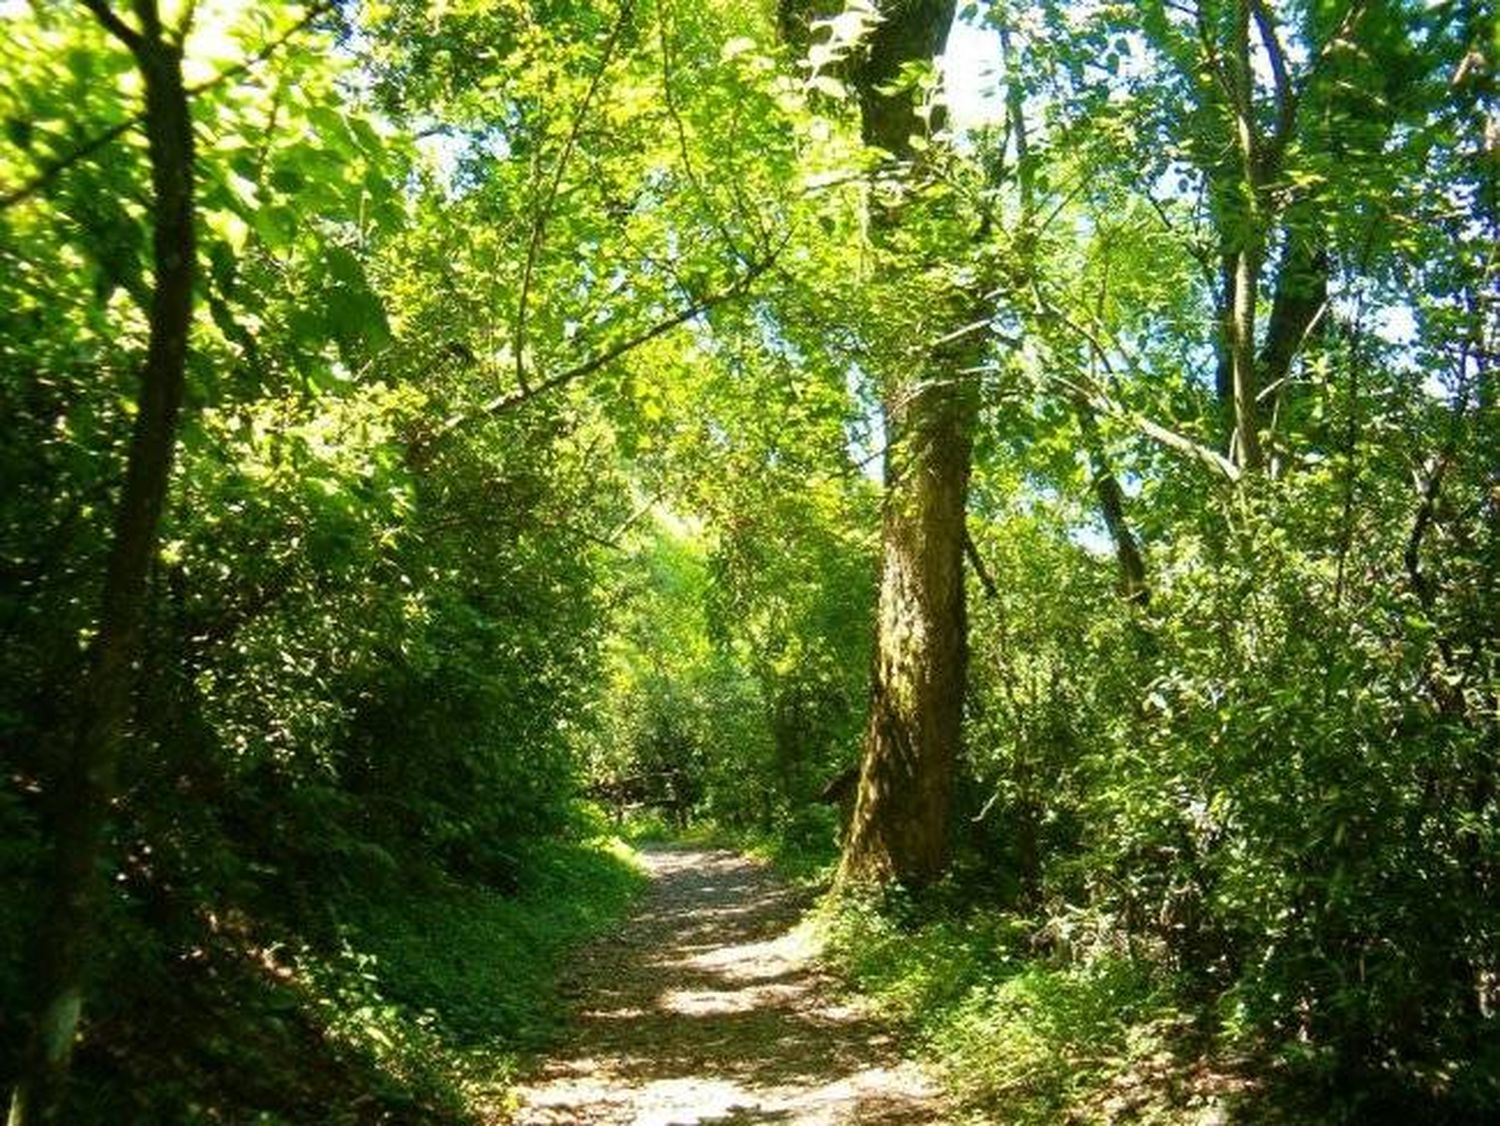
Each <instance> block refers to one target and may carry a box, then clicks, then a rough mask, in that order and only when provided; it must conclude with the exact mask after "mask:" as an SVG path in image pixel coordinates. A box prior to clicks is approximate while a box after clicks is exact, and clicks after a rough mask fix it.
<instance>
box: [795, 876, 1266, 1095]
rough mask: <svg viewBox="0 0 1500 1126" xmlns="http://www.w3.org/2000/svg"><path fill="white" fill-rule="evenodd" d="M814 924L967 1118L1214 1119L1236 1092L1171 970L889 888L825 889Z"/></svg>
mask: <svg viewBox="0 0 1500 1126" xmlns="http://www.w3.org/2000/svg"><path fill="white" fill-rule="evenodd" d="M820 926H821V929H822V931H823V934H824V937H825V952H826V954H827V955H828V957H829V958H830V959H831V960H832V961H833V962H834V963H835V964H836V965H837V966H838V967H840V968H841V970H842V971H843V973H844V974H845V975H846V976H847V978H848V979H849V981H850V982H851V984H852V985H853V986H854V987H855V988H856V989H857V990H858V991H859V992H860V993H862V994H864V995H866V996H867V997H869V998H870V999H872V1001H873V1002H874V1003H875V1005H876V1006H877V1008H879V1009H880V1010H881V1011H882V1012H883V1013H884V1014H885V1015H886V1016H888V1017H889V1018H891V1019H893V1020H896V1021H898V1022H900V1023H901V1024H902V1025H904V1026H905V1027H906V1028H908V1029H909V1030H910V1031H911V1033H912V1034H913V1035H914V1037H915V1038H916V1040H917V1041H918V1043H919V1044H920V1046H921V1049H922V1052H923V1054H924V1055H925V1056H927V1057H928V1058H929V1059H930V1060H931V1061H933V1062H934V1064H935V1065H936V1066H937V1068H938V1070H939V1072H940V1074H941V1075H942V1077H943V1079H944V1081H945V1085H946V1086H947V1087H948V1088H949V1090H950V1091H951V1092H952V1094H953V1095H954V1098H955V1101H956V1102H957V1104H958V1106H959V1107H960V1110H961V1113H964V1114H966V1115H968V1116H970V1120H971V1121H973V1122H976V1123H979V1122H986V1123H988V1122H996V1121H1003V1122H1007V1123H1038V1124H1041V1123H1057V1122H1078V1123H1084V1122H1113V1121H1120V1120H1126V1119H1128V1120H1129V1121H1132V1122H1146V1123H1151V1122H1159V1123H1168V1122H1170V1123H1210V1122H1222V1121H1226V1120H1227V1119H1226V1118H1225V1117H1224V1115H1225V1113H1226V1110H1225V1108H1226V1106H1227V1105H1228V1104H1231V1103H1233V1102H1234V1101H1235V1100H1236V1099H1237V1098H1238V1097H1239V1096H1240V1095H1241V1093H1242V1090H1243V1087H1244V1084H1243V1083H1242V1081H1241V1080H1240V1079H1239V1078H1238V1077H1237V1076H1235V1075H1233V1074H1231V1073H1229V1072H1227V1071H1224V1070H1222V1069H1216V1068H1213V1067H1209V1066H1207V1065H1206V1063H1205V1060H1204V1058H1203V1057H1202V1039H1201V1037H1200V1036H1198V1035H1197V1034H1196V1033H1195V1031H1194V1022H1193V1021H1192V1020H1191V1019H1190V1018H1189V1016H1188V1015H1187V1014H1186V1013H1185V1012H1183V1011H1182V1010H1181V1009H1180V1008H1179V1007H1178V1005H1177V1004H1176V1002H1175V993H1174V990H1173V989H1172V987H1171V984H1172V983H1171V982H1170V981H1169V980H1167V979H1165V978H1164V977H1163V975H1162V974H1161V973H1160V972H1159V970H1157V968H1156V967H1154V966H1153V965H1152V964H1151V963H1149V962H1146V961H1143V960H1140V959H1136V958H1132V957H1131V956H1129V955H1128V954H1127V953H1124V952H1121V951H1118V950H1114V949H1110V948H1108V947H1107V946H1098V947H1092V948H1091V947H1089V946H1081V947H1080V946H1069V945H1067V944H1063V945H1062V946H1057V945H1054V948H1053V949H1052V950H1050V951H1049V950H1044V949H1040V948H1039V947H1038V944H1037V931H1036V927H1035V924H1034V923H1033V922H1031V921H1030V920H1027V919H1025V918H1023V917H1020V916H1017V915H1014V914H1009V913H1004V912H998V911H979V910H972V911H968V912H958V911H954V910H952V909H951V906H950V907H933V906H931V905H927V906H920V905H918V904H915V903H913V902H912V901H910V900H906V899H902V898H900V897H886V898H885V899H884V900H883V901H881V902H876V901H875V900H872V899H860V898H857V897H853V896H847V895H846V896H843V897H840V898H836V899H832V898H831V899H830V900H828V901H826V902H825V905H824V908H823V910H822V914H821V918H820Z"/></svg>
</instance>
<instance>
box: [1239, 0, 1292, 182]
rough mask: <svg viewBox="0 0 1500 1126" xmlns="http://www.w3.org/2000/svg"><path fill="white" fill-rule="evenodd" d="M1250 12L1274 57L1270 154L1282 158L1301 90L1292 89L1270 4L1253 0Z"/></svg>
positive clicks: (1262, 38)
mask: <svg viewBox="0 0 1500 1126" xmlns="http://www.w3.org/2000/svg"><path fill="white" fill-rule="evenodd" d="M1250 13H1251V15H1253V16H1254V17H1255V28H1256V30H1257V31H1259V32H1260V39H1261V42H1262V43H1263V44H1265V48H1266V54H1267V55H1268V56H1269V57H1270V60H1271V75H1272V78H1273V80H1274V81H1275V84H1276V130H1275V132H1274V133H1273V134H1272V136H1271V146H1270V153H1271V155H1272V156H1273V157H1274V158H1277V159H1279V158H1280V156H1281V154H1282V152H1284V151H1285V149H1286V143H1287V140H1288V139H1289V138H1290V137H1291V135H1292V124H1293V123H1294V122H1295V120H1296V117H1297V92H1296V91H1295V90H1293V89H1292V77H1291V74H1290V73H1289V72H1288V70H1287V65H1286V51H1285V50H1284V49H1283V48H1282V46H1281V40H1280V38H1278V37H1277V35H1276V19H1275V17H1274V16H1273V15H1272V14H1271V10H1270V8H1268V7H1267V6H1266V0H1251V3H1250Z"/></svg>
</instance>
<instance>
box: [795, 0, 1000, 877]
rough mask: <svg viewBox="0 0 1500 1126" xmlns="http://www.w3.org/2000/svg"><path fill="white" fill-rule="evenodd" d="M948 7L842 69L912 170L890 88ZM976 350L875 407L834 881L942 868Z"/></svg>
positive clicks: (896, 12) (913, 13) (927, 52)
mask: <svg viewBox="0 0 1500 1126" xmlns="http://www.w3.org/2000/svg"><path fill="white" fill-rule="evenodd" d="M809 7H810V5H809V4H807V3H805V2H799V0H782V4H781V17H782V19H781V22H782V27H783V33H784V34H786V33H787V29H791V30H792V34H793V35H794V36H795V33H796V30H797V28H796V25H797V24H798V23H800V22H801V18H802V17H804V16H805V15H806V14H807V12H808V10H809ZM954 7H955V4H954V0H885V2H883V3H881V4H880V5H879V8H880V15H881V20H880V22H879V23H878V24H877V25H876V26H875V28H874V30H873V31H872V33H871V34H870V36H869V39H868V41H867V43H866V44H865V47H866V51H865V53H864V54H863V56H862V57H861V58H860V59H859V60H858V61H857V62H855V63H853V64H852V66H851V68H850V69H851V73H850V75H849V78H850V82H851V85H852V86H853V88H854V90H855V91H856V93H857V95H858V97H859V105H860V124H861V132H862V134H863V137H864V140H865V143H866V144H868V145H872V146H875V147H878V148H880V149H882V150H884V151H885V152H887V153H890V154H891V156H892V157H894V158H895V159H896V160H899V161H913V159H914V157H915V156H916V153H915V150H914V148H913V146H912V143H911V137H912V135H913V134H919V133H922V132H924V131H925V129H926V126H925V124H924V123H923V122H922V120H921V118H920V117H919V116H918V114H917V112H916V109H917V107H916V106H915V105H914V103H913V100H912V91H911V90H910V89H909V88H908V87H907V86H906V85H905V84H901V83H898V82H897V81H896V80H897V79H898V77H899V75H900V71H901V67H902V65H903V64H905V63H911V62H922V61H928V60H931V59H932V58H933V57H934V56H935V55H936V54H937V53H938V52H940V51H941V50H942V47H943V43H944V42H945V41H946V39H947V36H948V29H949V28H950V27H951V26H952V24H953V14H954ZM794 41H795V39H794ZM902 222H903V215H902V213H901V209H900V207H896V208H893V209H888V210H884V211H881V212H879V213H877V214H875V215H872V216H871V229H872V237H873V238H874V239H875V240H876V242H877V245H880V244H885V245H887V246H889V245H890V236H891V234H892V233H893V232H894V231H896V230H897V229H898V228H899V227H900V225H901V224H902ZM892 268H895V269H900V268H901V266H900V265H899V263H898V264H897V265H896V266H894V267H892ZM972 304H973V303H972V302H970V301H965V300H963V299H962V297H961V296H960V299H959V300H957V301H955V302H954V310H955V312H959V313H960V315H962V314H963V313H967V312H972V309H971V308H969V306H971V305H972ZM923 319H924V320H925V319H927V318H923ZM969 319H972V317H970V318H969ZM953 323H954V325H958V324H962V323H965V321H964V320H960V319H958V318H957V317H955V319H954V322H953ZM975 351H976V346H975V344H974V342H973V340H972V338H970V339H968V340H966V341H964V342H962V343H960V344H958V345H957V346H951V345H950V346H949V347H946V348H938V349H936V350H934V351H933V352H932V353H931V354H929V355H927V356H923V357H921V362H919V363H918V364H916V365H914V367H915V369H916V370H913V371H910V372H908V373H906V374H905V375H904V377H903V378H900V379H894V378H888V379H887V381H886V386H885V391H884V393H883V395H882V401H883V408H884V414H885V427H886V435H887V449H886V482H885V489H886V492H885V501H884V515H883V529H882V536H883V544H882V564H881V581H880V594H879V610H878V617H877V622H876V642H875V659H874V669H873V677H872V687H871V703H870V719H869V725H868V727H867V729H866V735H865V748H864V757H863V762H862V764H861V768H860V780H859V788H858V791H857V793H856V796H855V802H854V814H853V818H852V821H851V824H850V827H849V832H848V834H847V836H846V838H845V842H844V854H843V860H842V862H841V864H840V867H839V880H840V882H841V883H850V882H853V883H884V882H891V881H897V882H901V883H906V884H911V885H920V884H924V883H929V882H931V881H932V880H934V879H936V878H937V877H938V876H940V875H941V874H942V872H943V870H944V869H945V868H946V866H947V862H948V811H949V805H950V802H951V798H952V791H953V773H954V766H955V763H956V762H957V759H958V751H959V745H960V735H961V726H962V714H963V694H964V666H965V652H966V637H965V620H964V583H963V557H964V538H965V536H964V507H965V503H966V500H967V494H968V482H969V460H970V432H971V430H972V428H973V421H974V416H975V409H976V407H975V396H974V389H973V387H972V385H971V381H970V380H969V379H967V378H966V377H964V376H962V375H961V374H959V373H960V371H961V369H962V368H963V367H964V366H965V364H964V362H963V360H964V359H965V358H969V357H972V356H974V354H975ZM886 374H887V376H889V374H890V373H886Z"/></svg>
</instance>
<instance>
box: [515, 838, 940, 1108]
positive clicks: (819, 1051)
mask: <svg viewBox="0 0 1500 1126" xmlns="http://www.w3.org/2000/svg"><path fill="white" fill-rule="evenodd" d="M644 858H645V862H646V865H647V867H648V868H649V869H650V871H651V874H652V877H653V884H652V888H651V891H650V892H649V893H648V895H647V898H646V901H645V902H644V904H643V905H642V907H641V909H640V910H639V911H638V912H637V914H636V915H635V917H634V918H633V919H632V920H631V921H630V922H629V923H628V924H627V925H626V926H625V927H624V928H622V930H621V931H620V932H619V933H618V934H617V935H615V936H613V937H612V938H610V939H607V940H605V941H604V942H600V943H597V944H595V945H594V946H593V947H591V948H589V949H588V950H587V951H585V952H584V954H583V955H582V958H581V962H580V965H579V966H578V968H577V969H576V970H575V971H574V973H573V975H572V977H571V979H570V980H569V982H568V987H569V989H570V991H571V992H573V993H574V994H575V995H576V996H577V998H578V1005H577V1011H576V1014H575V1018H574V1023H575V1027H576V1032H575V1034H574V1035H573V1037H572V1038H571V1041H570V1043H569V1044H568V1045H567V1046H566V1047H565V1048H564V1049H563V1050H562V1051H561V1052H559V1053H558V1054H557V1055H556V1056H554V1057H553V1058H552V1059H550V1060H548V1061H546V1062H544V1063H543V1064H542V1065H541V1067H540V1068H539V1069H538V1071H537V1072H536V1074H534V1075H533V1076H532V1077H531V1079H530V1081H529V1082H527V1083H526V1084H524V1085H523V1086H522V1088H521V1091H520V1097H521V1108H520V1110H519V1111H518V1112H517V1116H516V1119H515V1121H516V1122H517V1123H520V1124H522V1126H556V1124H562V1123H583V1124H590V1126H593V1124H603V1123H610V1124H615V1123H619V1124H629V1126H686V1124H689V1123H724V1124H728V1123H753V1122H786V1123H802V1124H807V1126H812V1124H825V1123H826V1124H834V1123H849V1124H853V1123H859V1124H861V1126H863V1124H865V1123H869V1124H872V1126H897V1124H911V1126H916V1124H918V1123H935V1122H941V1121H942V1120H943V1119H944V1117H945V1115H944V1113H943V1106H942V1103H941V1101H940V1099H939V1097H938V1095H937V1092H936V1089H935V1087H934V1085H933V1084H932V1083H931V1081H930V1080H929V1079H928V1078H927V1077H926V1076H925V1075H924V1074H923V1073H922V1072H921V1071H920V1069H918V1068H917V1066H916V1065H915V1064H912V1063H910V1062H908V1061H903V1060H902V1059H901V1056H900V1053H899V1050H898V1047H897V1045H896V1044H895V1043H894V1041H893V1040H892V1038H891V1035H890V1032H889V1030H887V1029H886V1028H884V1027H883V1026H881V1025H880V1024H879V1023H878V1022H876V1021H875V1020H873V1019H872V1018H871V1017H870V1016H869V1015H868V1014H867V1013H864V1012H862V1011H861V1010H860V1009H859V1008H858V1007H857V1006H854V1005H851V1004H848V1003H845V1002H842V1001H839V1000H838V999H836V996H835V989H834V983H833V982H832V980H831V979H830V978H829V977H828V976H827V975H826V974H825V973H823V971H821V970H820V968H819V967H818V964H817V961H816V958H815V956H814V951H813V950H812V949H811V948H810V947H809V944H808V942H807V940H806V938H805V936H803V935H801V934H799V932H798V931H797V930H796V929H795V928H796V924H797V922H798V920H799V918H800V916H801V914H802V911H803V910H804V909H805V908H806V906H807V900H806V898H805V897H804V896H800V895H798V894H797V893H795V892H793V891H791V890H789V889H787V888H786V887H784V886H782V885H781V884H779V883H778V882H777V881H776V880H775V879H774V878H773V877H772V876H771V875H770V873H769V872H767V871H766V870H765V869H764V868H763V867H762V866H760V865H757V864H756V863H754V862H753V861H750V860H747V859H746V858H744V857H742V856H739V855H737V854H735V853H732V852H724V851H707V850H702V849H688V848H670V847H656V848H653V849H651V850H649V851H647V852H646V853H645V854H644Z"/></svg>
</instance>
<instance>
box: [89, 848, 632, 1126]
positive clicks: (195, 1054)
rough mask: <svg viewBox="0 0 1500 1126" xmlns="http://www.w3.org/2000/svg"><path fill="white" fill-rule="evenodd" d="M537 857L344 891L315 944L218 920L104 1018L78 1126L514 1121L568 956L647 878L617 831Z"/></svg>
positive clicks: (92, 1040) (247, 921)
mask: <svg viewBox="0 0 1500 1126" xmlns="http://www.w3.org/2000/svg"><path fill="white" fill-rule="evenodd" d="M522 859H523V863H522V864H521V866H520V869H519V870H520V872H521V877H520V883H519V886H518V887H516V888H514V889H511V890H507V891H501V890H498V889H495V888H490V887H486V886H480V885H476V884H472V883H461V882H458V881H455V880H453V879H450V878H448V877H445V876H443V875H442V874H441V873H440V872H438V871H436V870H433V869H431V868H427V869H422V870H417V871H413V872H405V873H402V872H392V873H391V874H390V877H389V879H388V880H387V881H386V884H385V886H384V887H382V888H381V890H380V891H379V892H378V893H371V892H368V891H361V892H359V893H355V892H352V891H350V892H346V893H343V894H341V895H340V896H339V897H338V899H337V901H336V902H334V903H332V904H331V905H330V907H331V910H332V914H333V916H334V918H335V919H336V920H337V924H336V926H335V927H334V929H333V931H332V933H331V934H329V933H323V934H319V935H318V936H317V938H316V939H315V940H314V939H312V938H310V937H305V936H300V935H299V934H297V933H295V932H289V931H287V930H286V929H285V928H280V929H278V928H276V927H274V926H271V925H268V924H267V923H266V922H265V921H263V920H257V919H253V918H250V917H248V916H234V917H228V918H221V919H219V921H218V923H217V924H216V931H215V936H214V939H213V941H212V942H211V943H209V944H208V945H206V946H205V947H203V948H202V949H201V950H200V951H198V952H197V954H195V955H194V956H193V957H192V958H186V959H184V958H177V959H171V960H169V961H168V962H167V963H166V964H165V965H162V968H161V969H160V970H159V971H156V972H155V973H154V975H153V977H152V978H151V979H150V980H149V981H148V980H144V979H143V980H141V981H140V984H139V985H138V986H136V987H134V988H133V990H132V992H131V995H130V998H129V999H127V998H125V997H119V998H117V1000H116V1003H115V1004H114V1005H113V1006H112V1007H109V1006H105V1005H103V1004H101V1005H100V1006H98V1007H97V1009H96V1012H97V1013H98V1014H99V1015H98V1016H97V1018H96V1022H95V1025H94V1027H93V1030H92V1032H91V1034H90V1035H89V1036H88V1037H87V1038H86V1040H85V1047H84V1050H83V1052H82V1054H81V1058H80V1060H79V1066H78V1068H77V1069H76V1077H77V1083H76V1084H75V1086H76V1088H77V1095H78V1105H77V1107H76V1109H75V1114H74V1117H73V1118H71V1119H70V1121H72V1122H76V1123H77V1124H78V1126H94V1124H95V1123H98V1124H101V1126H102V1124H103V1123H114V1122H153V1123H163V1124H168V1123H178V1122H181V1123H188V1122H194V1123H196V1122H233V1123H239V1122H245V1123H251V1122H254V1123H262V1124H266V1126H279V1124H292V1123H302V1122H314V1121H315V1122H320V1123H325V1124H327V1126H340V1124H344V1123H348V1124H351V1126H352V1124H357V1123H364V1122H376V1121H379V1122H403V1123H411V1124H420V1123H431V1124H437V1123H442V1124H453V1126H457V1124H461V1123H474V1122H480V1121H494V1120H495V1119H496V1118H497V1117H500V1116H503V1115H504V1113H505V1111H506V1110H507V1109H508V1107H509V1103H510V1099H511V1096H510V1090H511V1088H512V1086H513V1084H514V1080H515V1077H516V1074H517V1071H518V1069H519V1068H520V1067H521V1066H522V1065H523V1063H524V1061H525V1060H526V1059H527V1058H528V1057H529V1056H530V1055H532V1054H534V1053H535V1052H537V1051H539V1050H540V1049H542V1048H543V1047H545V1046H546V1045H547V1044H548V1043H549V1042H550V1040H551V1039H552V1037H553V1036H554V1035H555V1033H556V1032H557V1030H558V1029H559V1027H560V1018H561V1017H562V1015H563V1011H564V1006H563V1004H562V1000H561V998H560V997H559V996H558V993H557V990H556V982H557V980H558V975H559V971H560V969H561V968H562V964H563V962H564V961H565V959H566V958H567V957H568V956H569V955H570V954H571V953H572V952H573V951H574V950H575V949H576V948H577V947H578V946H579V944H581V943H583V942H585V941H587V940H588V939H589V938H591V937H592V936H594V935H596V934H598V933H600V932H601V931H603V930H606V929H607V928H608V927H609V926H610V925H612V924H613V923H614V922H615V921H616V920H617V919H619V918H620V917H621V916H622V915H623V914H624V913H625V912H626V910H627V909H628V907H629V905H630V903H631V901H632V900H633V898H634V896H635V894H636V892H637V891H638V890H639V889H640V888H641V887H642V886H644V884H645V882H646V877H645V875H644V873H643V872H642V871H641V869H640V868H639V866H638V865H637V864H636V863H635V861H634V860H633V858H632V853H631V851H630V849H629V848H627V847H626V846H625V845H623V844H621V843H620V842H618V841H612V840H608V839H604V838H596V839H593V840H588V841H578V842H565V841H559V842H553V843H549V844H546V845H543V846H539V847H538V848H536V849H535V850H534V851H533V852H532V853H531V854H530V855H528V856H526V857H524V858H522ZM149 961H150V962H151V963H152V964H156V965H161V960H160V958H159V957H158V956H157V955H155V954H153V955H151V957H150V959H149ZM144 964H146V962H145V961H143V965H144ZM109 1008H112V1009H113V1014H112V1015H111V1014H110V1013H109V1012H108V1009H109Z"/></svg>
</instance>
